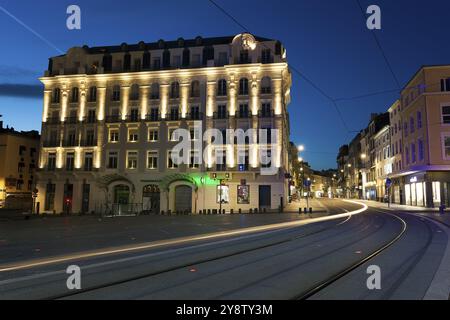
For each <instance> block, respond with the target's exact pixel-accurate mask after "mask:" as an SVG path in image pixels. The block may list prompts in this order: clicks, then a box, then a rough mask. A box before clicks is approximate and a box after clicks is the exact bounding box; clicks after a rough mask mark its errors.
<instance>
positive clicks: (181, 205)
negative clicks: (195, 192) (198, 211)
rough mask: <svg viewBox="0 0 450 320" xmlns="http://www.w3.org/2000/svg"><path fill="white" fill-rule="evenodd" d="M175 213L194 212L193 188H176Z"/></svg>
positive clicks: (182, 186)
mask: <svg viewBox="0 0 450 320" xmlns="http://www.w3.org/2000/svg"><path fill="white" fill-rule="evenodd" d="M175 211H177V212H186V211H187V212H189V213H191V212H192V188H191V187H189V186H186V185H180V186H176V187H175Z"/></svg>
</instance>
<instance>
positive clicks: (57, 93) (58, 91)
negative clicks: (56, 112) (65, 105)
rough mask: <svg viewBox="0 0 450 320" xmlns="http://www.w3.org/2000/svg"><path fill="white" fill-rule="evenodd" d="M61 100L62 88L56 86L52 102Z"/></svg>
mask: <svg viewBox="0 0 450 320" xmlns="http://www.w3.org/2000/svg"><path fill="white" fill-rule="evenodd" d="M60 101H61V89H60V88H55V89H53V93H52V103H59V102H60Z"/></svg>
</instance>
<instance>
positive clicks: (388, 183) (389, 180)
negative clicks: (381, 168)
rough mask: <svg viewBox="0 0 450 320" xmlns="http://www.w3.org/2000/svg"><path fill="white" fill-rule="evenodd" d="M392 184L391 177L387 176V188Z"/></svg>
mask: <svg viewBox="0 0 450 320" xmlns="http://www.w3.org/2000/svg"><path fill="white" fill-rule="evenodd" d="M391 185H392V180H391V179H389V178H387V179H386V188H390V187H391Z"/></svg>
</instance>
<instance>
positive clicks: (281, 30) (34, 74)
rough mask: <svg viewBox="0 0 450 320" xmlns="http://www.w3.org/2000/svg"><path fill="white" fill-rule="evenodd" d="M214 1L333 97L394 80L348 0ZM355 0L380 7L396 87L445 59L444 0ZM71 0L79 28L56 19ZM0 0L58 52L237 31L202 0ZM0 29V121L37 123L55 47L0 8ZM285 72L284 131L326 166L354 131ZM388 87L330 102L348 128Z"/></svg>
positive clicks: (374, 108) (447, 5) (380, 101)
mask: <svg viewBox="0 0 450 320" xmlns="http://www.w3.org/2000/svg"><path fill="white" fill-rule="evenodd" d="M215 1H217V3H218V4H219V5H221V6H222V7H223V8H224V9H225V10H226V11H227V12H229V13H230V14H231V15H232V16H233V17H234V18H235V19H236V20H238V21H239V22H240V23H241V24H243V25H244V26H245V27H246V28H247V29H248V31H250V32H252V33H253V34H256V35H259V36H263V37H269V38H276V39H279V40H281V41H282V42H283V44H284V45H285V47H286V48H287V52H288V59H289V63H290V64H291V65H292V66H293V67H294V68H295V69H296V70H298V71H299V72H300V73H301V74H303V75H304V76H306V77H307V78H308V79H310V80H311V81H312V82H314V83H315V84H316V85H317V86H318V87H320V89H321V90H322V91H323V92H325V93H326V94H327V95H328V96H330V97H332V98H334V99H338V98H346V97H354V96H359V95H364V94H367V93H372V92H380V91H385V90H395V89H397V84H396V82H395V80H394V78H393V76H392V74H391V72H390V71H389V69H388V67H387V64H386V62H385V60H384V59H383V56H382V54H381V52H380V50H379V48H378V47H377V45H376V42H375V41H374V39H373V36H372V34H371V31H369V30H368V29H367V28H366V23H365V20H364V19H363V17H362V14H361V11H360V9H359V7H358V4H357V2H356V0H320V1H318V0H300V1H299V0H297V1H287V0H280V1H270V2H269V1H256V0H247V1H237V0H227V1H225V0H215ZM360 1H361V4H362V5H363V7H364V8H367V6H369V5H371V4H377V5H379V6H380V7H381V10H382V30H380V31H376V32H377V36H378V39H379V41H380V43H381V46H382V48H383V50H384V52H385V54H386V57H387V59H388V60H389V62H390V63H391V65H392V67H393V71H394V73H395V76H396V77H397V78H398V79H399V82H400V84H401V85H402V86H403V85H404V84H405V83H406V81H408V79H409V78H410V77H411V76H412V75H413V74H414V73H415V72H416V71H417V69H418V68H419V67H420V66H421V65H426V64H448V63H450V41H448V29H449V24H448V12H450V2H449V1H448V0H429V1H426V2H424V1H416V0H409V1H407V0H396V1H389V0H388V1H384V0H383V1H382V0H377V1H370V2H369V1H366V0H360ZM71 4H76V5H78V6H80V7H81V15H82V16H81V19H82V21H81V27H82V29H81V30H72V31H71V30H68V29H67V28H66V19H67V14H66V9H67V7H68V6H69V5H71ZM1 8H4V9H6V10H8V11H9V12H10V13H12V14H13V15H14V16H16V17H17V18H18V19H20V20H21V21H22V22H24V23H25V24H26V25H27V26H29V27H30V28H32V29H33V30H34V31H36V32H37V33H39V34H40V35H42V36H43V37H44V38H45V39H47V40H48V41H49V42H51V43H52V44H53V45H54V46H56V47H57V48H59V49H61V50H63V51H65V50H67V49H68V48H70V47H73V46H81V45H84V44H87V45H89V46H96V45H114V44H120V43H122V42H127V43H137V42H139V41H141V40H144V41H146V42H152V41H157V40H158V39H161V38H162V39H166V40H173V39H177V38H178V37H184V38H186V39H187V38H194V37H195V36H197V35H201V36H203V37H209V36H224V35H234V34H237V33H240V32H242V31H243V30H242V28H241V27H239V26H238V25H237V24H235V23H234V22H233V21H232V20H231V19H230V18H229V17H227V16H226V15H224V14H223V13H222V12H220V11H219V10H218V9H217V8H216V7H214V6H213V5H212V4H211V3H210V2H209V1H208V0H192V1H181V0H180V1H177V0H172V1H137V0H128V1H104V0H96V1H79V0H76V1H70V2H69V1H60V0H58V1H50V0H47V1H44V0H42V1H39V2H35V1H19V0H14V1H3V0H0V9H1ZM0 35H1V39H2V48H1V50H0V114H3V121H4V122H5V124H9V125H12V126H14V128H16V129H18V130H30V129H40V119H41V112H42V98H41V94H40V93H39V91H37V92H36V89H35V88H34V87H33V86H34V85H39V81H38V80H37V78H38V77H39V76H40V75H42V74H43V72H44V70H45V69H46V68H47V64H48V58H49V57H51V56H55V55H58V54H59V53H58V52H57V50H56V49H55V48H53V47H52V46H50V45H48V44H47V43H46V42H44V41H43V40H41V39H39V38H38V37H37V36H36V35H34V34H33V33H32V32H30V31H29V30H27V29H26V28H24V27H23V26H22V25H20V24H19V23H18V22H17V21H14V20H13V19H12V18H11V17H10V16H8V15H6V14H5V13H4V12H3V11H2V10H0ZM293 80H294V81H293V87H292V103H291V105H290V107H289V111H290V118H291V140H293V141H295V142H296V143H302V144H304V145H305V147H306V151H305V152H304V154H303V155H302V156H303V157H304V158H305V160H307V161H309V162H310V163H311V164H312V166H313V167H314V168H317V169H322V168H329V167H335V159H336V154H337V151H338V148H339V146H340V145H341V144H343V143H347V142H348V141H350V140H351V138H352V136H353V135H354V134H355V133H352V132H348V130H347V129H346V128H345V127H344V125H343V124H342V122H341V121H340V119H339V117H338V115H337V112H336V110H335V107H334V106H333V104H332V103H331V102H330V100H329V99H328V98H326V97H324V95H322V94H321V93H320V92H319V91H318V90H317V89H315V88H314V87H312V86H311V85H310V84H309V83H308V82H307V81H305V80H304V79H302V78H301V77H300V76H299V75H298V74H297V73H293ZM12 84H14V86H11V85H12ZM17 85H18V86H17ZM12 88H15V89H16V90H14V92H15V93H14V94H11V92H12V90H11V89H12ZM11 95H14V96H11ZM397 95H398V94H397V93H396V92H395V91H394V92H390V93H385V94H380V95H376V96H370V97H366V98H361V99H353V100H344V101H339V102H338V107H339V109H340V110H341V113H342V114H343V116H344V118H345V121H346V123H347V126H348V127H349V129H350V131H357V130H360V129H362V128H364V127H365V126H366V124H367V122H368V119H369V116H370V114H371V113H373V112H382V111H385V110H387V108H388V107H389V106H390V104H391V103H392V102H394V101H395V99H396V98H397Z"/></svg>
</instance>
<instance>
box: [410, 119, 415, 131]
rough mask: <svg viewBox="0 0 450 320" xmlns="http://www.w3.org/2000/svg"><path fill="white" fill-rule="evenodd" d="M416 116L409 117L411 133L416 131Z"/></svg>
mask: <svg viewBox="0 0 450 320" xmlns="http://www.w3.org/2000/svg"><path fill="white" fill-rule="evenodd" d="M414 123H415V122H414V118H413V117H410V118H409V131H410V132H411V133H414V131H415V128H414Z"/></svg>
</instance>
